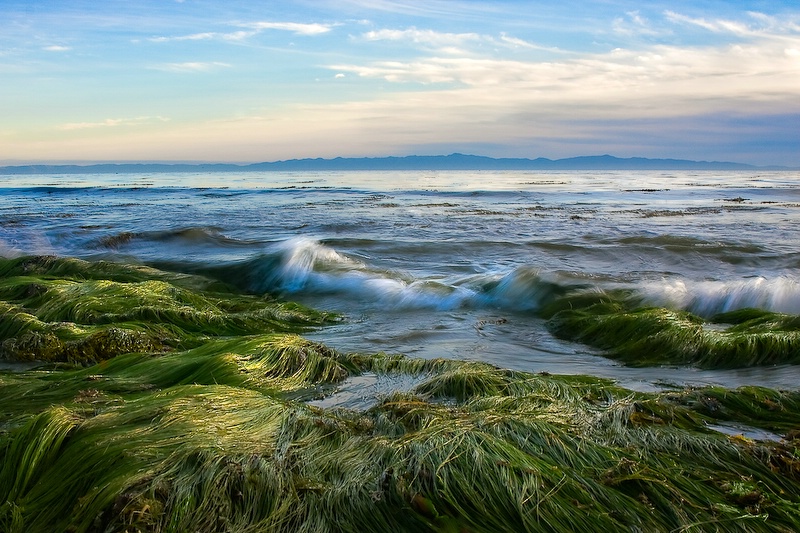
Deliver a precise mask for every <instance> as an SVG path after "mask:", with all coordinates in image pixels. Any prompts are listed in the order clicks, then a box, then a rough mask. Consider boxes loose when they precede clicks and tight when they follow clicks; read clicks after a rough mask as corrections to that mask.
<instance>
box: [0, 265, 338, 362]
mask: <svg viewBox="0 0 800 533" xmlns="http://www.w3.org/2000/svg"><path fill="white" fill-rule="evenodd" d="M58 276H61V277H58ZM148 277H149V278H151V279H148ZM152 278H155V279H152ZM220 291H222V292H220ZM0 299H2V301H0V317H1V318H2V321H1V322H0V357H2V358H5V359H11V360H42V361H54V362H55V361H59V362H69V363H75V364H92V363H96V362H98V361H102V360H105V359H109V358H111V357H114V356H117V355H120V354H124V353H130V352H157V351H167V350H170V349H175V348H185V347H191V346H197V345H199V344H202V342H204V340H205V339H206V338H208V337H223V336H230V335H254V334H261V333H265V332H302V331H306V330H307V329H308V328H309V327H312V326H318V325H321V324H324V323H326V322H327V321H329V320H331V319H332V318H333V317H331V316H329V315H328V314H325V313H320V312H317V311H312V310H310V309H306V308H303V307H301V306H299V305H296V304H291V303H284V302H278V301H276V300H273V299H269V298H265V297H256V296H249V295H244V294H240V293H235V292H231V291H230V290H228V291H224V287H223V286H222V285H221V284H220V283H219V282H213V281H210V280H206V279H204V278H201V277H198V276H188V275H180V274H169V273H164V272H161V271H157V270H154V269H148V268H146V267H131V266H126V265H114V264H111V263H87V262H84V261H78V260H75V259H55V258H49V257H45V258H24V259H16V260H0Z"/></svg>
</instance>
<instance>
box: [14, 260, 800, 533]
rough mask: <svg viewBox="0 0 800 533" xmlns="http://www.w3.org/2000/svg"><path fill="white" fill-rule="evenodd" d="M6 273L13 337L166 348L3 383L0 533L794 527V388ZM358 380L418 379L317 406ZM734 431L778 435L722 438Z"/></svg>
mask: <svg viewBox="0 0 800 533" xmlns="http://www.w3.org/2000/svg"><path fill="white" fill-rule="evenodd" d="M31 265H32V266H31ZM26 269H27V271H26V272H21V270H26ZM0 272H3V273H5V277H3V278H2V279H0V296H2V300H3V306H4V307H3V308H2V312H3V313H4V315H3V316H4V317H8V321H6V320H4V321H3V322H2V326H0V327H1V328H2V334H3V344H4V346H6V345H7V344H6V343H8V346H10V345H12V344H14V343H16V344H14V345H19V343H20V342H22V341H20V339H22V338H24V337H25V336H26V335H32V334H34V333H36V334H39V335H52V337H53V338H54V339H56V341H57V342H58V343H60V344H59V346H61V348H59V349H60V350H66V348H65V347H66V346H70V347H72V348H70V349H76V350H77V349H79V347H80V346H82V345H81V344H80V343H87V342H88V341H87V340H86V339H88V338H90V337H91V336H92V335H99V334H106V335H108V332H109V331H112V330H113V329H117V330H119V331H122V332H125V334H130V335H139V334H141V335H142V337H141V338H142V339H147V340H148V342H153V343H154V345H153V346H151V347H148V346H147V345H145V344H134V345H130V346H129V345H125V344H124V343H121V342H117V343H116V344H114V346H113V349H108V350H106V351H103V352H102V353H101V352H97V353H95V355H93V356H92V357H91V358H89V357H87V358H83V359H81V358H80V357H73V358H72V359H70V358H67V359H66V360H67V361H70V362H71V364H70V365H63V364H52V363H51V364H49V365H45V366H42V367H39V368H36V369H33V370H27V371H24V372H18V373H8V372H7V373H0V413H2V414H3V416H2V419H1V423H0V459H2V463H0V464H2V467H0V530H2V531H8V532H51V531H74V532H95V531H120V532H121V531H130V532H133V531H142V532H184V531H200V532H206V531H230V532H234V531H235V532H257V531H279V532H280V531H285V532H295V531H409V532H411V531H414V532H416V531H446V532H457V531H474V532H477V531H564V532H568V531H569V532H571V531H606V532H607V531H648V532H649V531H796V530H798V529H800V455H799V454H798V452H797V450H798V446H800V439H799V438H798V436H799V435H800V432H798V429H800V393H798V392H787V391H775V390H771V389H765V388H758V387H745V388H741V389H736V390H729V389H722V388H696V389H692V388H689V389H685V390H672V391H669V392H661V393H638V392H632V391H629V390H626V389H624V388H621V387H619V386H617V385H615V384H614V383H613V382H612V381H609V380H605V379H599V378H593V377H588V376H552V375H545V374H531V373H526V372H518V371H509V370H503V369H499V368H496V367H493V366H491V365H488V364H483V363H475V362H461V361H453V360H443V359H437V360H420V359H411V358H407V357H403V356H402V355H390V354H382V353H381V354H344V353H340V352H337V351H336V350H333V349H331V348H329V347H327V346H325V345H324V344H321V343H318V342H312V341H309V340H307V339H304V338H303V337H302V336H300V335H299V333H301V332H302V330H304V329H305V328H308V327H311V326H314V325H321V324H324V323H325V320H326V319H327V318H329V317H327V316H325V315H321V314H318V313H315V312H313V311H310V310H305V309H303V308H301V307H297V306H289V305H287V304H283V303H280V302H276V301H273V300H270V299H264V298H258V297H253V296H246V295H241V294H239V293H236V292H225V291H226V290H225V289H224V288H222V287H220V286H219V285H218V284H217V285H214V284H213V283H212V282H208V281H205V280H203V279H202V278H198V277H186V276H181V275H177V274H176V275H173V274H168V273H164V272H159V271H152V270H149V269H144V268H142V269H140V268H138V267H127V266H121V265H120V266H114V265H109V264H105V263H82V262H76V261H73V260H54V259H38V260H17V261H15V262H6V263H2V264H0ZM31 286H35V288H34V289H31V288H30V287H31ZM70 302H72V304H70ZM591 305H604V306H605V307H604V309H606V310H608V312H607V313H605V314H606V315H609V316H612V317H613V316H616V315H617V314H626V313H630V314H632V315H633V316H632V317H624V320H623V319H622V318H619V321H620V324H621V325H618V326H617V329H616V330H615V331H617V333H619V332H621V331H628V329H627V328H630V330H631V331H634V330H635V328H636V327H637V326H635V325H629V324H628V322H626V321H628V320H630V321H631V322H632V323H633V324H635V323H637V321H638V322H641V321H644V323H646V324H650V326H649V327H650V329H647V328H645V329H644V330H643V331H644V333H648V334H649V335H655V336H656V337H657V336H658V332H660V331H662V330H664V329H667V330H668V329H669V327H671V326H670V324H673V321H674V322H675V323H677V324H678V326H679V327H681V328H684V329H686V330H687V331H688V332H689V333H682V335H685V337H686V339H685V340H683V341H681V342H680V343H677V344H680V346H684V347H685V346H702V343H700V344H696V342H697V341H696V340H695V335H698V336H700V337H703V335H706V333H704V332H705V331H706V329H708V328H705V329H704V328H702V324H699V323H698V320H699V319H695V318H693V317H691V316H685V315H681V314H675V315H673V314H669V313H666V312H663V311H662V312H658V313H656V312H651V310H643V311H639V312H640V313H642V316H641V317H640V316H638V315H637V314H636V313H637V311H633V312H629V311H626V310H625V309H623V308H622V307H621V306H620V304H618V303H613V302H612V303H611V304H608V303H603V302H598V301H597V300H596V299H595V301H593V302H591V303H589V304H588V307H587V309H591ZM75 306H77V309H76V308H75ZM574 309H575V306H573V310H572V311H569V306H565V307H563V308H562V309H560V310H558V311H556V312H554V320H556V318H557V317H558V316H559V314H558V313H566V312H570V313H574V312H576V311H574ZM587 314H591V313H587ZM264 316H269V318H268V319H265V318H264ZM560 316H561V317H562V318H563V317H564V316H565V315H560ZM281 317H283V318H281ZM581 317H582V318H583V315H581ZM645 317H647V320H645V319H644V318H645ZM587 320H589V319H587ZM720 320H722V321H723V322H726V323H727V324H734V325H733V326H731V328H730V329H732V330H733V329H734V328H740V329H741V328H744V331H745V332H744V333H743V334H745V335H751V334H753V332H754V331H756V330H757V328H761V330H763V331H769V330H773V329H774V330H776V331H779V330H781V328H784V329H786V330H787V331H789V332H791V331H792V328H793V327H795V326H794V323H793V322H792V320H791V319H788V318H785V317H782V316H778V315H770V316H767V315H764V314H760V313H750V314H744V313H741V314H739V315H735V316H727V317H720ZM754 320H755V321H756V322H753V321H754ZM648 321H649V322H648ZM587 324H588V325H591V321H589V322H587ZM695 325H697V326H698V327H699V328H700V329H699V332H697V333H695V329H693V328H694V326H695ZM608 328H611V326H608ZM748 328H749V329H748ZM601 329H602V328H601ZM761 330H759V331H761ZM576 331H583V329H581V328H577V329H576ZM597 331H600V329H598V330H597ZM109 342H111V341H109ZM648 342H650V343H651V345H650V348H649V349H656V348H654V347H653V346H656V345H657V343H659V342H666V341H663V340H657V341H655V340H651V341H648ZM652 343H655V344H652ZM669 345H670V344H669V343H666V344H665V346H669ZM88 346H89V344H86V345H85V346H84V348H86V349H88ZM81 349H83V348H81ZM20 353H21V352H14V351H11V350H6V351H5V352H4V354H5V356H6V357H8V356H10V355H13V354H20ZM49 353H51V352H47V351H42V352H39V353H38V354H34V355H47V354H49ZM59 353H65V352H63V351H62V352H59ZM59 360H61V359H59V358H57V357H56V358H54V359H52V361H59ZM364 372H371V373H376V374H383V375H393V374H402V375H413V376H416V377H417V378H418V379H419V385H417V386H416V387H415V388H414V389H413V390H412V391H410V392H405V393H399V392H397V393H393V394H388V395H385V396H380V397H376V398H374V402H373V403H372V405H371V407H369V408H368V409H366V410H363V411H356V410H348V409H341V408H336V409H322V408H319V407H315V406H313V405H310V404H308V403H305V400H310V399H312V398H316V397H318V396H319V395H325V394H334V393H335V386H336V385H337V384H339V383H342V382H343V380H345V379H347V378H348V377H351V376H358V375H359V374H362V373H364ZM728 422H732V423H736V424H741V425H744V426H752V427H754V428H761V429H763V430H768V431H771V432H773V433H775V434H777V435H780V436H782V439H780V440H779V441H776V442H771V441H754V440H751V439H748V438H746V437H744V436H728V435H725V434H722V433H719V432H716V431H714V430H713V429H712V428H713V426H714V425H715V424H722V423H728Z"/></svg>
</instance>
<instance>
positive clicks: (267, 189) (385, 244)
mask: <svg viewBox="0 0 800 533" xmlns="http://www.w3.org/2000/svg"><path fill="white" fill-rule="evenodd" d="M798 177H800V176H798V173H797V172H656V171H650V172H631V171H625V172H518V171H516V172H511V171H509V172H467V171H452V172H443V171H440V172H416V171H414V172H411V171H409V172H368V171H363V172H318V173H277V172H273V173H208V174H177V173H176V174H129V175H125V174H119V175H99V174H98V175H70V176H52V175H50V176H48V175H42V176H8V177H7V178H5V179H4V182H3V185H2V188H1V189H0V254H1V255H3V256H14V255H21V254H56V255H60V256H70V257H81V258H86V259H107V260H114V261H124V262H135V263H145V264H151V265H154V266H157V267H161V268H167V269H174V270H180V271H188V272H200V273H205V274H209V275H214V276H217V277H219V278H221V279H223V280H225V281H228V282H231V283H233V284H236V285H238V286H240V287H241V288H243V289H245V290H248V291H253V292H257V293H271V294H279V295H281V296H282V297H285V298H286V299H290V300H296V301H300V302H302V303H305V304H308V305H310V306H313V307H316V308H322V309H328V310H332V311H337V312H340V313H342V314H343V317H344V319H343V321H342V322H341V323H340V324H338V325H335V326H332V327H327V328H324V329H321V330H319V331H317V332H315V333H313V334H311V335H309V337H311V338H314V339H318V340H321V341H323V342H325V343H326V344H328V345H330V346H332V347H334V348H336V349H339V350H342V351H363V352H376V351H387V352H400V353H405V354H407V355H409V356H415V357H425V358H432V357H445V358H456V359H471V360H482V361H487V362H490V363H492V364H496V365H498V366H501V367H504V368H514V369H520V370H527V371H535V372H539V371H546V372H551V373H571V374H572V373H574V374H592V375H599V376H606V377H612V378H615V379H617V380H619V381H620V383H621V384H622V385H625V386H628V387H633V388H639V389H649V388H652V387H662V386H667V385H669V384H679V385H681V384H686V383H689V384H704V383H715V384H721V385H726V386H738V385H743V384H759V385H766V386H771V387H776V388H797V386H798V384H800V371H798V370H797V369H796V368H794V367H780V368H775V367H770V368H750V369H744V370H731V371H719V370H715V371H700V370H697V369H690V368H663V367H659V368H636V369H633V368H627V367H624V366H621V365H618V364H617V363H614V362H612V361H610V360H609V359H606V358H604V357H602V356H601V354H600V352H598V351H596V350H593V349H591V348H588V347H586V346H584V345H580V344H574V343H569V342H565V341H562V340H558V339H556V338H554V337H553V336H552V335H550V333H549V332H548V330H547V329H546V327H545V323H544V322H543V321H542V320H541V319H540V318H537V316H536V314H535V311H536V310H537V309H539V308H540V307H541V306H542V305H544V304H546V303H547V302H548V301H549V299H550V298H551V297H552V296H553V295H555V294H560V293H563V292H564V291H566V290H585V291H601V290H604V289H611V288H625V289H629V290H631V291H633V292H634V293H635V294H636V295H637V296H639V297H640V298H641V301H642V303H643V304H653V305H663V306H667V307H670V308H675V309H686V310H690V311H692V312H695V313H697V314H699V315H701V316H711V315H713V314H715V313H718V312H723V311H729V310H734V309H740V308H745V307H757V308H763V309H769V310H774V311H779V312H787V313H793V314H800V251H798V249H797V243H798V242H800V234H799V232H798V230H797V224H796V222H797V220H798V219H800V190H798V189H797V188H796V183H797V179H798Z"/></svg>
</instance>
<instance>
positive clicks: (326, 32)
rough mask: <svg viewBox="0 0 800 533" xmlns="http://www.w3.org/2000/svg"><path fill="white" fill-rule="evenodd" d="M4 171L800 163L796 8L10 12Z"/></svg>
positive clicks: (0, 11)
mask: <svg viewBox="0 0 800 533" xmlns="http://www.w3.org/2000/svg"><path fill="white" fill-rule="evenodd" d="M0 20H2V21H3V22H2V24H0V117H2V118H0V162H2V163H5V164H18V163H37V162H93V161H230V162H255V161H272V160H278V159H292V158H302V157H336V156H354V157H358V156H387V155H407V154H424V155H431V154H448V153H452V152H462V153H472V154H480V155H488V156H494V157H531V158H535V157H539V156H543V157H550V158H561V157H570V156H576V155H596V154H604V153H610V154H613V155H617V156H620V157H631V156H643V157H674V158H685V159H698V160H725V161H740V162H745V163H753V164H782V165H793V166H800V5H798V4H797V2H796V1H795V0H793V1H791V2H790V1H752V2H713V1H711V2H697V1H692V2H683V1H670V2H632V1H624V0H620V1H617V0H607V1H594V2H579V1H569V0H567V1H561V2H538V1H491V2H482V1H459V0H452V1H441V0H425V1H397V2H395V1H389V0H372V1H362V0H339V1H327V0H315V1H313V2H312V1H302V0H300V1H294V2H268V1H267V2H255V1H240V0H226V1H210V0H180V1H176V0H137V1H136V2H133V1H127V0H126V1H119V0H104V1H102V2H98V1H95V0H60V1H56V0H51V1H45V0H29V1H19V0H3V2H2V4H0Z"/></svg>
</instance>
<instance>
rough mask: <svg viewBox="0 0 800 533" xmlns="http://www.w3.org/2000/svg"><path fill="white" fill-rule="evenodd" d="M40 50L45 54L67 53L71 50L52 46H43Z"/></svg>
mask: <svg viewBox="0 0 800 533" xmlns="http://www.w3.org/2000/svg"><path fill="white" fill-rule="evenodd" d="M42 50H45V51H47V52H68V51H70V50H72V47H70V46H61V45H57V44H54V45H51V46H45V47H44V48H42Z"/></svg>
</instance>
